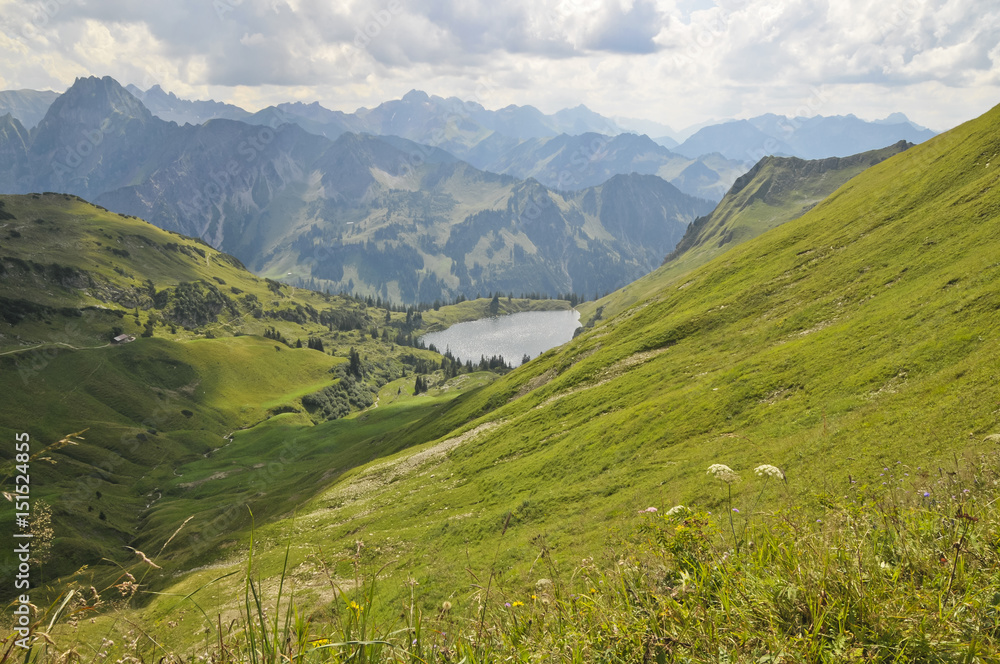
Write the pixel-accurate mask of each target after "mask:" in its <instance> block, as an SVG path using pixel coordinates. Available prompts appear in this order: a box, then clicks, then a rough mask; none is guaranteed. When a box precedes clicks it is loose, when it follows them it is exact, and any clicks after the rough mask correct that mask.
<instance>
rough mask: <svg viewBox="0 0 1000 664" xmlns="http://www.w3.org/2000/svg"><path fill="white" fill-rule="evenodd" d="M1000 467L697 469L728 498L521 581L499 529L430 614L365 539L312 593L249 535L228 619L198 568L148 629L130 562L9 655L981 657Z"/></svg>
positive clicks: (994, 602) (73, 595)
mask: <svg viewBox="0 0 1000 664" xmlns="http://www.w3.org/2000/svg"><path fill="white" fill-rule="evenodd" d="M998 461H1000V458H998V456H997V455H996V454H992V455H990V456H984V457H978V458H974V459H968V460H966V459H962V460H959V459H958V458H956V459H955V461H954V462H953V463H952V464H950V465H949V466H948V467H941V468H913V467H909V466H907V465H905V464H902V463H900V464H897V465H896V466H894V467H885V468H883V469H881V470H880V472H879V474H878V475H875V477H876V478H878V479H875V480H874V481H873V482H872V483H871V484H870V485H865V484H860V483H858V482H857V481H853V480H852V481H851V483H849V484H848V485H847V486H846V487H844V491H843V492H838V494H837V495H830V496H827V497H826V498H825V501H824V503H825V506H824V508H823V510H822V511H821V512H819V513H818V514H817V513H816V512H813V511H811V510H805V509H803V508H802V506H801V504H800V500H799V497H798V496H796V495H794V494H793V493H792V492H791V491H790V490H789V488H788V486H789V485H788V484H786V483H785V482H784V481H783V478H782V477H781V476H780V475H779V474H778V471H777V469H774V468H773V467H771V466H762V467H760V468H758V469H757V470H758V475H759V476H753V475H751V476H750V477H746V476H744V477H743V478H742V481H733V480H734V478H733V477H732V476H729V475H727V474H725V473H721V474H719V476H718V477H719V479H721V480H722V481H723V482H722V483H718V482H717V480H716V479H715V478H712V477H710V476H706V477H705V478H704V485H705V487H704V488H705V492H706V498H707V497H709V496H715V495H716V494H721V495H724V496H726V499H725V501H724V502H725V509H724V510H723V511H721V512H720V511H718V510H717V511H716V512H715V513H714V514H713V513H712V512H711V511H706V510H704V509H702V508H701V507H700V506H698V505H692V506H690V507H683V506H675V507H673V508H671V509H665V506H664V507H661V508H655V507H650V508H647V509H645V510H642V511H641V513H640V514H639V515H636V516H635V517H634V518H633V519H632V520H631V521H630V523H629V524H628V526H627V527H626V528H624V529H623V530H622V532H619V533H613V534H611V535H609V537H608V542H607V546H606V548H605V552H604V554H603V555H601V556H595V557H593V558H585V559H583V560H582V561H581V562H580V563H579V564H577V565H576V566H575V568H574V569H573V570H572V571H571V572H570V573H563V572H561V571H560V569H559V568H558V566H556V565H553V564H552V560H551V558H550V555H549V552H547V551H545V550H544V549H543V550H542V552H541V554H540V555H539V557H538V560H536V562H535V564H534V565H533V573H534V575H535V576H536V577H537V579H536V580H535V581H534V582H533V583H530V584H527V585H526V584H524V583H521V582H516V581H515V582H512V581H511V579H509V578H508V577H505V575H504V574H503V573H502V571H501V569H500V567H499V566H498V565H497V564H496V560H497V557H498V555H499V554H500V552H501V551H502V550H503V547H504V535H505V534H506V532H505V531H502V532H501V533H500V534H499V535H498V537H497V541H496V554H497V555H495V556H494V560H493V563H492V564H490V565H488V566H486V567H485V568H483V569H469V570H468V575H469V582H468V583H467V584H466V585H465V586H464V587H463V588H456V589H455V596H456V602H455V604H454V606H453V603H452V602H451V601H445V602H443V603H442V604H440V605H439V606H438V607H436V608H434V609H432V610H426V609H422V608H421V602H420V595H421V594H422V588H421V586H420V584H418V583H416V582H415V581H412V580H411V581H410V582H409V583H408V584H407V585H408V598H407V599H406V600H405V601H403V602H400V603H399V604H398V605H393V606H386V605H384V604H383V602H382V596H383V593H382V592H381V591H382V588H381V587H380V571H381V570H380V569H379V568H377V567H376V566H375V563H373V560H374V557H373V556H372V555H370V554H369V553H368V552H367V551H366V550H365V547H364V545H363V544H362V543H360V542H359V543H357V544H356V546H355V549H354V551H353V552H352V553H350V554H348V555H346V556H343V557H342V558H340V559H335V560H329V561H327V560H325V559H324V557H323V556H322V555H321V554H320V555H317V556H315V557H314V560H315V565H314V568H313V570H314V571H313V573H314V574H315V575H316V576H318V577H322V578H323V579H324V580H325V582H326V583H328V584H329V588H330V592H329V597H328V599H326V600H324V601H321V602H318V603H310V602H304V601H302V599H301V597H300V596H299V595H298V594H297V593H298V590H299V589H298V587H297V585H298V579H297V576H296V575H295V574H292V573H291V571H290V565H289V559H290V557H289V552H290V551H291V549H292V548H293V547H294V546H296V545H297V544H298V543H297V542H291V541H290V542H288V543H286V545H285V547H284V566H285V567H284V570H285V571H284V572H283V573H281V574H280V575H279V578H278V579H275V580H273V581H272V582H271V583H267V582H264V583H261V581H260V569H259V566H260V561H259V560H257V559H255V558H254V547H253V542H251V546H250V548H249V551H248V555H247V556H246V557H245V558H244V560H243V567H242V572H241V573H240V577H241V578H242V580H241V581H240V582H239V586H240V588H241V593H240V594H241V596H242V599H241V600H240V601H239V602H238V605H239V608H238V610H237V611H236V612H235V613H232V614H223V613H215V614H212V613H209V612H208V611H206V610H205V606H206V604H205V602H204V599H203V598H204V597H205V595H207V594H209V593H210V591H209V589H208V588H209V586H210V585H211V584H212V582H208V583H205V584H203V585H202V586H201V587H199V588H197V589H195V590H194V591H192V592H190V593H189V594H187V595H186V596H183V597H176V598H175V600H176V601H175V602H174V603H173V606H172V609H171V612H170V613H168V614H165V615H162V616H160V617H159V618H160V619H159V621H158V622H159V624H158V625H157V624H156V623H157V621H156V620H154V619H153V617H152V616H151V615H149V614H148V613H147V614H144V613H143V612H142V611H138V610H134V609H132V608H130V606H134V603H135V602H136V601H137V600H140V599H141V598H142V595H143V594H144V588H143V584H142V575H143V573H144V572H148V571H150V569H151V563H149V562H143V561H140V562H138V563H136V564H135V565H134V566H132V567H131V568H130V569H128V570H125V569H123V570H122V576H121V578H120V580H119V582H118V583H117V584H116V585H115V586H112V587H109V588H107V589H105V590H104V591H97V590H96V589H94V588H85V587H76V588H72V589H67V591H66V592H65V593H64V595H63V596H62V597H61V598H59V599H58V600H56V601H55V602H54V603H53V604H52V606H51V607H49V608H48V609H47V610H39V611H38V613H36V615H35V616H34V624H33V627H32V630H33V632H32V637H31V639H32V643H33V647H32V649H31V650H30V652H26V651H23V650H21V649H19V648H15V647H14V645H13V637H8V638H7V639H6V640H5V641H4V642H3V652H4V655H3V658H2V660H0V661H7V660H8V659H10V660H13V659H14V658H15V656H16V658H17V659H20V660H23V661H25V662H31V661H35V662H54V661H87V662H160V661H212V662H278V661H289V662H347V661H352V662H456V661H466V662H496V661H519V662H529V661H560V662H562V661H565V662H653V661H656V662H666V661H676V662H719V661H729V662H976V661H991V659H990V658H991V657H992V656H993V654H995V653H996V652H997V648H998V641H1000V556H998V548H997V544H998V542H1000V516H998V515H997V513H996V510H995V509H993V505H994V504H995V502H996V500H997V499H998V498H1000V488H998V486H1000V474H998V471H997V468H998V463H997V462H998ZM769 473H770V474H769ZM745 475H746V474H745ZM729 481H733V483H732V484H726V482H729ZM762 498H763V499H764V500H763V501H762V500H761V499H762ZM762 503H766V504H768V505H771V506H773V508H770V509H767V510H758V509H756V507H757V506H758V505H760V504H762ZM152 564H155V559H154V561H153V563H152ZM215 582H219V579H218V578H217V579H215ZM199 592H201V593H202V594H201V595H199ZM459 597H461V598H462V599H464V600H466V601H464V602H463V603H464V604H465V606H466V607H467V608H466V609H465V610H464V611H459V610H457V608H455V606H457V604H458V603H459V602H458V601H457V600H458V598H459ZM97 615H100V617H99V618H97V619H94V616H97ZM185 615H187V616H188V620H187V622H188V623H189V624H188V625H186V626H185V625H183V624H181V625H179V623H184V622H185ZM88 618H89V619H90V623H92V624H91V625H90V626H89V627H88V626H87V625H86V623H87V620H88ZM171 625H172V626H173V628H175V631H176V630H179V629H183V630H185V631H186V632H187V633H188V634H189V636H190V635H193V640H194V642H193V643H191V642H190V641H188V639H184V640H185V641H186V642H188V643H189V646H188V647H187V649H186V650H178V649H177V647H176V646H175V645H172V644H175V643H177V641H176V640H175V639H174V638H173V637H176V635H171V629H170V627H171ZM192 625H195V626H196V627H197V628H196V629H192Z"/></svg>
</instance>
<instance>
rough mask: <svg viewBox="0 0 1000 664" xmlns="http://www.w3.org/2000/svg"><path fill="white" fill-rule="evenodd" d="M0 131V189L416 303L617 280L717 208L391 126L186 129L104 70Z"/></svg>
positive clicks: (290, 276)
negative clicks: (33, 116)
mask: <svg viewBox="0 0 1000 664" xmlns="http://www.w3.org/2000/svg"><path fill="white" fill-rule="evenodd" d="M0 138H2V142H0V153H2V154H4V155H5V156H7V160H6V162H5V165H6V169H5V170H4V171H3V172H2V173H0V176H2V179H0V190H2V191H6V192H10V193H27V192H32V191H60V192H67V193H71V194H75V195H79V196H82V197H84V198H86V199H88V200H92V201H94V202H95V203H98V204H99V205H102V206H104V207H107V208H109V209H112V210H114V211H117V212H121V213H123V214H129V215H136V216H141V217H143V218H146V219H148V220H149V221H151V222H153V223H155V224H157V225H158V226H160V227H161V228H165V229H167V230H173V231H177V232H181V233H184V234H186V235H191V236H196V237H200V238H203V239H204V240H206V241H207V242H209V243H210V244H211V245H212V246H214V247H216V248H218V249H221V250H223V251H227V252H230V253H232V254H233V255H235V256H237V257H238V258H240V260H242V261H244V262H245V263H246V264H247V265H248V266H250V267H251V268H252V269H253V270H255V271H256V272H257V273H258V274H262V275H264V276H269V277H274V278H281V279H285V280H288V281H291V282H293V283H296V284H299V285H312V286H315V287H317V288H321V289H330V290H332V291H339V290H347V291H349V292H355V293H361V294H372V295H377V296H380V297H383V298H385V299H391V300H393V301H397V302H406V303H414V302H418V301H432V300H434V299H439V298H442V299H447V298H452V297H455V296H457V295H460V294H461V295H466V296H470V297H471V296H474V295H477V294H479V293H483V292H491V291H503V292H513V293H522V292H524V293H527V292H533V293H549V294H552V295H554V294H556V293H567V292H577V293H588V294H591V293H594V292H606V291H610V290H614V289H615V288H618V287H620V286H622V285H624V284H626V283H628V282H629V281H632V280H633V279H636V278H638V277H639V276H641V275H642V274H645V273H646V272H648V271H649V270H651V269H653V268H654V267H655V266H656V265H658V264H659V262H660V260H661V259H662V256H663V255H665V254H666V253H668V252H669V251H670V249H671V248H672V247H673V246H674V244H676V242H677V240H679V239H680V237H681V235H683V232H684V229H685V228H686V226H687V224H688V223H689V222H690V221H692V220H693V219H694V218H696V217H698V216H700V215H702V214H705V213H707V212H708V211H709V210H710V209H711V207H712V205H711V203H709V202H708V201H705V200H702V199H697V198H693V197H691V196H688V195H686V194H683V193H682V192H680V191H679V190H678V189H677V188H676V187H674V186H673V185H671V184H670V183H668V182H666V181H664V180H663V179H661V178H659V177H656V176H653V175H641V174H634V173H633V174H629V175H618V176H615V177H612V178H611V179H610V180H608V181H606V182H604V183H603V184H601V185H599V186H591V187H588V188H583V189H578V190H576V191H556V190H552V189H548V188H546V187H544V186H542V185H541V184H539V183H538V182H536V181H534V180H531V179H528V180H518V179H516V178H514V177H511V176H506V175H499V174H494V173H490V172H485V171H480V170H478V169H476V168H474V167H473V166H471V165H469V164H467V163H465V162H462V161H460V160H458V159H457V158H456V157H454V156H452V155H451V154H450V153H448V152H446V151H444V150H441V149H439V148H434V147H428V146H425V145H420V144H417V143H414V142H411V141H409V140H406V139H403V138H398V137H397V138H386V139H381V138H378V137H374V136H370V135H363V134H355V133H342V134H340V135H339V136H338V137H337V138H336V140H330V139H327V138H324V137H322V136H317V135H315V134H309V133H307V132H306V131H305V130H304V129H302V128H301V127H299V126H298V125H296V124H291V123H282V122H279V121H277V120H275V122H274V123H273V127H272V126H271V125H266V124H247V123H244V122H240V121H235V120H223V119H214V120H210V121H208V122H205V123H203V124H200V125H190V124H185V125H183V126H179V125H177V124H176V123H174V122H167V121H165V120H162V119H160V118H158V117H156V116H154V115H153V114H152V113H151V112H150V111H149V110H148V109H147V108H146V107H145V106H144V105H143V104H142V102H140V101H139V100H138V99H137V98H136V97H134V96H133V95H132V94H130V93H129V92H128V91H127V90H125V89H124V88H122V87H121V86H120V85H119V84H118V83H117V82H115V81H114V80H113V79H111V78H108V77H105V78H104V79H98V78H95V77H91V78H82V79H78V80H77V82H76V83H75V84H74V85H73V87H72V88H70V89H69V90H68V91H67V92H66V93H65V94H63V95H61V96H60V97H59V98H58V99H57V100H56V101H55V102H53V104H52V105H51V106H50V107H49V109H48V111H47V113H46V115H45V117H44V118H43V119H42V120H41V122H40V123H39V124H38V126H37V127H35V128H34V129H32V130H31V131H30V132H29V131H27V130H25V128H24V127H23V125H21V124H20V123H19V122H18V121H17V120H16V119H15V118H13V117H12V116H10V115H9V114H8V115H6V116H4V117H3V118H0Z"/></svg>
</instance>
